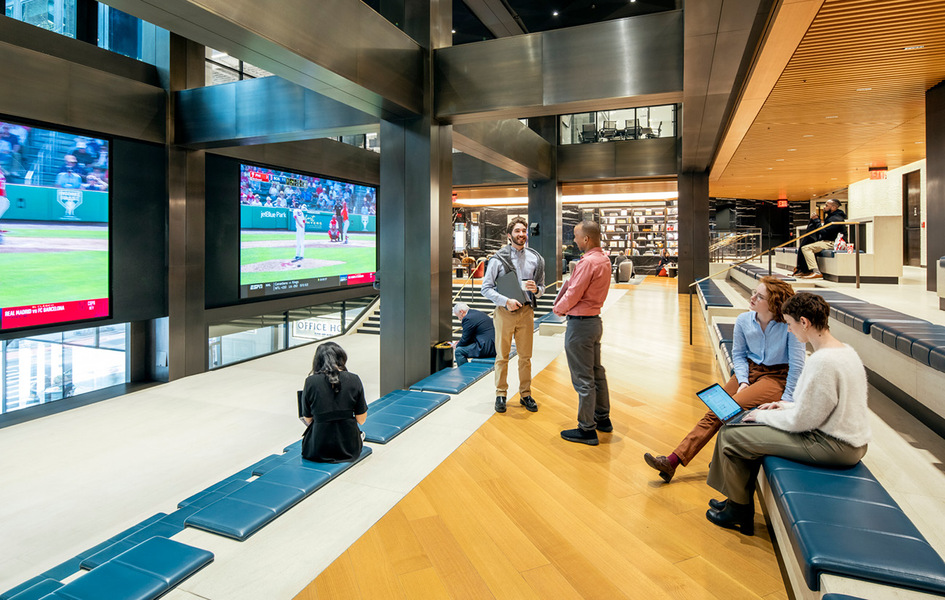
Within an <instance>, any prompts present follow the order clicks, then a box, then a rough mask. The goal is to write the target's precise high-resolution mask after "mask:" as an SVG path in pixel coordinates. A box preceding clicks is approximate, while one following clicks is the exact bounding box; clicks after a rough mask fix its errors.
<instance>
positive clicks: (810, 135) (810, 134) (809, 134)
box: [803, 133, 814, 137]
mask: <svg viewBox="0 0 945 600" xmlns="http://www.w3.org/2000/svg"><path fill="white" fill-rule="evenodd" d="M803 137H814V134H812V133H808V134H807V135H805V136H803Z"/></svg>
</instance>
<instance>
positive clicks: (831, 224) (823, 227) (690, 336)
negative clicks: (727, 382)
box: [688, 221, 864, 346]
mask: <svg viewBox="0 0 945 600" xmlns="http://www.w3.org/2000/svg"><path fill="white" fill-rule="evenodd" d="M863 223H864V222H863V221H839V222H834V223H828V224H826V225H821V226H820V227H818V228H817V229H814V230H813V231H808V232H807V233H805V234H803V235H801V236H799V237H796V238H794V239H792V240H789V241H787V242H784V243H783V244H780V245H778V246H774V247H773V248H768V249H767V250H762V251H761V252H758V253H757V254H755V255H754V256H749V257H748V258H746V259H744V260H740V261H738V262H736V263H735V264H733V265H731V266H729V267H726V268H725V269H722V270H721V271H719V272H718V273H714V274H712V275H708V276H706V277H703V278H702V279H697V280H695V281H693V282H692V283H690V284H689V286H688V287H689V345H690V346H691V345H692V294H693V289H694V287H695V286H696V285H698V284H700V283H702V282H703V281H705V280H707V279H712V278H713V277H715V276H716V275H721V274H722V273H728V272H729V271H731V270H732V269H734V268H735V267H738V266H739V265H742V264H744V263H746V262H748V261H750V260H754V259H756V258H760V257H762V256H764V255H766V254H767V255H768V275H770V274H771V253H772V252H774V251H775V250H777V249H778V248H784V247H785V246H789V245H791V244H796V243H797V242H798V241H799V240H802V239H804V238H805V237H807V236H810V235H814V234H815V233H817V232H819V231H821V230H823V229H826V228H828V227H832V226H834V225H862V224H863ZM852 231H854V232H855V231H856V229H855V228H854V229H853V230H852ZM854 237H855V236H851V239H850V241H851V242H853V243H854V246H855V247H859V245H860V243H859V240H855V239H853V238H854ZM798 250H800V248H798ZM854 262H855V263H856V287H857V289H859V287H860V253H859V251H857V252H856V253H855V261H854Z"/></svg>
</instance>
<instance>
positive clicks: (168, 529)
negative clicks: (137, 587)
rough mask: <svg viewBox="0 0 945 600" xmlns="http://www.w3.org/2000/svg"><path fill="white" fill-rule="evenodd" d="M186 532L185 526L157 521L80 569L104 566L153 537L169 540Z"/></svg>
mask: <svg viewBox="0 0 945 600" xmlns="http://www.w3.org/2000/svg"><path fill="white" fill-rule="evenodd" d="M183 530H184V527H183V525H177V524H174V525H171V524H169V523H167V522H165V521H163V520H161V521H157V522H155V523H152V524H150V525H147V526H146V527H142V528H141V529H139V530H138V531H136V532H134V533H132V534H131V535H129V536H128V537H126V538H123V539H121V540H119V541H117V542H115V543H114V544H112V545H111V546H108V547H107V548H103V549H102V550H100V551H98V552H96V553H95V554H93V555H91V556H89V557H87V558H85V559H84V560H83V561H82V562H81V563H80V564H79V567H80V568H82V569H85V570H90V569H94V568H96V567H98V566H99V565H102V564H104V563H106V562H108V561H110V560H111V559H113V558H115V557H116V556H118V555H119V554H121V553H123V552H126V551H128V550H131V549H132V548H134V547H135V546H137V545H138V544H140V543H142V542H144V541H146V540H149V539H151V538H152V537H155V536H158V537H164V538H169V537H171V536H174V535H176V534H178V533H180V532H181V531H183Z"/></svg>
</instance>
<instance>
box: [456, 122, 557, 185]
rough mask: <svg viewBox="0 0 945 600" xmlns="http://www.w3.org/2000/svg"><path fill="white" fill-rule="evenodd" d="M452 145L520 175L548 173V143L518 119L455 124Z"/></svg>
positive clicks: (529, 176)
mask: <svg viewBox="0 0 945 600" xmlns="http://www.w3.org/2000/svg"><path fill="white" fill-rule="evenodd" d="M453 147H454V148H456V149H457V150H459V151H461V152H465V153H466V154H469V155H471V156H475V157H476V158H478V159H481V160H484V161H485V162H487V163H489V164H492V165H495V166H497V167H499V168H500V169H504V170H506V171H508V172H509V173H514V174H516V175H519V176H520V177H525V178H527V179H548V178H549V177H550V176H551V170H552V164H551V160H552V158H551V144H549V143H548V142H547V141H545V140H544V139H542V137H541V136H540V135H538V134H537V133H535V132H534V131H532V130H531V129H529V128H528V126H527V125H525V124H524V123H522V122H521V121H519V120H518V119H504V120H501V121H491V122H481V123H468V124H465V125H456V126H455V127H453Z"/></svg>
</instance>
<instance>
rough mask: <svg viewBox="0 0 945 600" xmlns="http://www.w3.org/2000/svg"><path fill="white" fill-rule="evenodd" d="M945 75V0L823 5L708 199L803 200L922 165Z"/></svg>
mask: <svg viewBox="0 0 945 600" xmlns="http://www.w3.org/2000/svg"><path fill="white" fill-rule="evenodd" d="M943 79H945V1H943V0H880V1H869V0H826V1H825V2H824V4H823V6H822V8H821V10H820V12H818V13H817V16H816V18H815V19H814V21H813V23H812V24H811V26H810V28H809V29H808V31H807V33H806V34H805V35H804V37H803V39H802V41H801V43H800V45H799V46H798V47H797V49H796V51H795V52H794V55H793V56H792V57H791V59H790V61H789V62H788V64H787V67H786V68H785V69H784V71H783V72H782V74H781V76H780V78H778V80H777V83H776V84H775V86H774V88H773V89H772V90H771V93H770V94H769V96H768V98H767V100H766V101H765V102H764V105H763V107H762V108H761V111H760V112H759V113H758V114H757V117H756V118H755V119H754V121H753V122H752V125H751V127H750V128H749V129H748V133H747V134H746V135H745V137H744V139H743V140H742V141H741V143H740V144H739V145H738V148H737V150H735V152H734V155H733V156H732V158H731V160H730V161H729V162H728V163H727V164H725V165H716V169H717V170H718V172H715V171H714V172H713V174H712V175H713V176H712V183H711V184H710V190H709V191H710V194H711V195H712V196H714V197H734V198H758V199H776V198H778V197H782V198H783V197H787V198H788V199H791V200H805V199H810V198H812V197H815V196H820V195H823V194H827V193H829V192H831V191H833V190H836V189H838V188H842V187H844V186H846V185H849V184H850V183H853V182H855V181H860V180H862V179H867V178H868V177H869V167H870V166H886V167H888V168H889V169H894V168H897V167H900V166H903V165H906V164H909V163H912V162H915V161H917V160H921V159H923V158H925V145H924V142H925V92H926V90H927V89H929V88H931V87H932V86H934V85H936V84H937V83H939V82H940V81H942V80H943Z"/></svg>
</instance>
